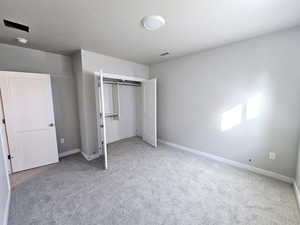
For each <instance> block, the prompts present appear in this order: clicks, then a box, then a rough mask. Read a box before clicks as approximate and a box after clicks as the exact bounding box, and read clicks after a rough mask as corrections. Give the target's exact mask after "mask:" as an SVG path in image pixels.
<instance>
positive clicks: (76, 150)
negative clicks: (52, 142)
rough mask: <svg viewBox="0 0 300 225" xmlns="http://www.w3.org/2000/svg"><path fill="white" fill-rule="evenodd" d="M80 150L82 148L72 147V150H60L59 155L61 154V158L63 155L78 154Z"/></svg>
mask: <svg viewBox="0 0 300 225" xmlns="http://www.w3.org/2000/svg"><path fill="white" fill-rule="evenodd" d="M78 152H80V149H79V148H75V149H71V150H68V151H65V152H60V153H58V156H59V158H62V157H65V156H68V155H73V154H76V153H78Z"/></svg>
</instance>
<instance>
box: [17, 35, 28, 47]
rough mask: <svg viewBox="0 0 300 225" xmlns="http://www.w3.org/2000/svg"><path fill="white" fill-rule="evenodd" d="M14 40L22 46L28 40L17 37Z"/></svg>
mask: <svg viewBox="0 0 300 225" xmlns="http://www.w3.org/2000/svg"><path fill="white" fill-rule="evenodd" d="M16 40H17V42H19V43H21V44H23V45H25V44H27V42H28V40H27V39H26V38H21V37H17V38H16Z"/></svg>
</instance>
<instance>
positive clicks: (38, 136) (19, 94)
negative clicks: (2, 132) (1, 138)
mask: <svg viewBox="0 0 300 225" xmlns="http://www.w3.org/2000/svg"><path fill="white" fill-rule="evenodd" d="M0 88H1V94H2V100H3V108H4V114H5V121H6V128H7V136H8V145H9V149H10V154H11V164H12V171H13V172H17V171H21V170H26V169H30V168H34V167H38V166H44V165H47V164H51V163H56V162H58V150H57V140H56V130H55V124H54V112H53V102H52V90H51V81H50V75H49V74H32V73H19V72H0Z"/></svg>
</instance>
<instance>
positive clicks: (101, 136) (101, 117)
mask: <svg viewBox="0 0 300 225" xmlns="http://www.w3.org/2000/svg"><path fill="white" fill-rule="evenodd" d="M96 80H97V93H96V95H97V96H96V99H97V105H98V107H97V108H98V109H97V114H98V115H97V118H98V119H97V126H98V144H99V148H101V149H102V154H103V157H104V169H107V168H108V164H107V141H106V123H105V112H106V111H105V102H104V99H105V98H104V83H103V76H102V73H100V75H99V76H96Z"/></svg>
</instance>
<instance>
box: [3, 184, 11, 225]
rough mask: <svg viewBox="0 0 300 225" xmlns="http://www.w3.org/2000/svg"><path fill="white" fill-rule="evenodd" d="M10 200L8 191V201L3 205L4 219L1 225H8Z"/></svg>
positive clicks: (9, 191)
mask: <svg viewBox="0 0 300 225" xmlns="http://www.w3.org/2000/svg"><path fill="white" fill-rule="evenodd" d="M10 198H11V190H10V189H9V190H8V199H7V201H6V204H5V209H4V218H3V225H7V224H8V216H9V207H10Z"/></svg>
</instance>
